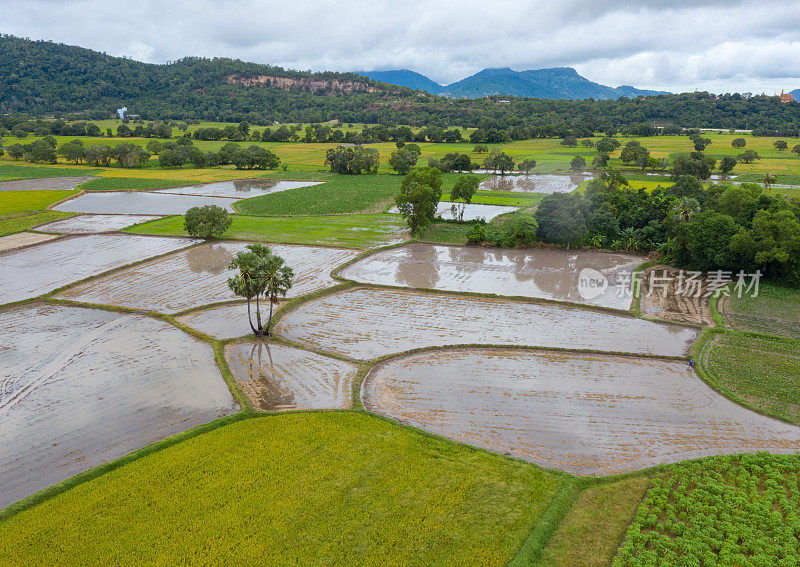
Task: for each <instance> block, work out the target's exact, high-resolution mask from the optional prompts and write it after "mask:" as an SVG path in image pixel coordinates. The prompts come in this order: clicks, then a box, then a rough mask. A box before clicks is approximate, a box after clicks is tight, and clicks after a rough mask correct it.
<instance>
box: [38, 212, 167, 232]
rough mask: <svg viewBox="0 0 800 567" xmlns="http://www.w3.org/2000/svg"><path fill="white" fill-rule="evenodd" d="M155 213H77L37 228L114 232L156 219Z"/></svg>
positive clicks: (43, 230)
mask: <svg viewBox="0 0 800 567" xmlns="http://www.w3.org/2000/svg"><path fill="white" fill-rule="evenodd" d="M157 218H160V217H157V216H154V215H77V216H74V217H70V218H67V219H62V220H57V221H53V222H49V223H47V224H40V225H39V226H37V227H36V230H41V231H42V232H56V233H59V234H95V233H98V232H113V231H115V230H120V229H123V228H126V227H129V226H131V225H134V224H139V223H140V222H146V221H151V220H155V219H157Z"/></svg>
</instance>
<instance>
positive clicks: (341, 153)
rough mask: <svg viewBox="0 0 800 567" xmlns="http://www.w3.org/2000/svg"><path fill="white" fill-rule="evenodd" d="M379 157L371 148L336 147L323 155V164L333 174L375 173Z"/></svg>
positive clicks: (376, 151)
mask: <svg viewBox="0 0 800 567" xmlns="http://www.w3.org/2000/svg"><path fill="white" fill-rule="evenodd" d="M379 157H380V156H379V153H378V150H375V149H372V148H364V147H362V146H356V147H349V146H338V147H336V148H331V149H329V150H328V151H327V152H326V153H325V164H326V165H329V166H330V168H331V172H333V173H343V174H348V175H359V174H361V173H377V171H378V159H379Z"/></svg>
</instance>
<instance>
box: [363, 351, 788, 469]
mask: <svg viewBox="0 0 800 567" xmlns="http://www.w3.org/2000/svg"><path fill="white" fill-rule="evenodd" d="M362 400H363V402H364V406H365V407H366V408H367V409H369V410H371V411H375V412H377V413H380V414H382V415H385V416H389V417H392V418H395V419H399V420H401V421H403V422H405V423H408V424H411V425H415V426H417V427H421V428H423V429H425V430H427V431H430V432H433V433H437V434H440V435H444V436H446V437H450V438H452V439H455V440H458V441H461V442H464V443H469V444H471V445H475V446H478V447H483V448H486V449H489V450H491V451H495V452H498V453H504V454H509V455H513V456H515V457H519V458H522V459H525V460H528V461H533V462H535V463H538V464H540V465H544V466H547V467H554V468H558V469H561V470H563V471H566V472H569V473H574V474H580V475H592V476H599V475H606V474H614V473H622V472H629V471H634V470H639V469H642V468H646V467H649V466H653V465H656V464H659V463H673V462H678V461H682V460H684V459H693V458H698V457H704V456H709V455H722V454H735V453H744V452H755V451H759V450H768V451H771V452H776V453H793V452H795V451H797V450H800V428H798V427H796V426H793V425H787V424H784V423H782V422H779V421H777V420H774V419H770V418H768V417H765V416H762V415H759V414H756V413H754V412H751V411H749V410H747V409H745V408H743V407H741V406H738V405H737V404H735V403H733V402H731V401H729V400H727V399H726V398H724V397H722V396H721V395H719V394H717V393H716V392H714V391H713V390H712V389H711V388H709V387H708V386H706V385H705V384H704V383H703V382H702V381H701V380H699V379H698V378H697V377H696V376H695V375H694V374H693V373H692V371H691V370H690V369H689V368H688V367H687V366H686V364H684V363H679V362H665V361H656V360H652V359H642V358H635V357H620V356H610V355H595V354H580V355H574V354H562V353H553V352H532V351H527V352H526V351H518V350H516V351H515V350H503V349H458V350H452V351H449V350H448V351H437V352H424V353H417V354H412V355H409V356H405V357H400V358H396V359H392V360H389V361H387V362H385V363H383V364H381V365H379V366H378V367H376V368H374V369H373V370H372V371H371V372H370V373H369V375H368V376H367V378H366V379H365V382H364V386H363V388H362Z"/></svg>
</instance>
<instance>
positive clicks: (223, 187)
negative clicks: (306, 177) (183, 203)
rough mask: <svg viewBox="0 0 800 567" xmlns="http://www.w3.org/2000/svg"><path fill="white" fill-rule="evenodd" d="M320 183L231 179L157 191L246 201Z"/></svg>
mask: <svg viewBox="0 0 800 567" xmlns="http://www.w3.org/2000/svg"><path fill="white" fill-rule="evenodd" d="M320 183H323V182H322V181H281V180H277V179H233V180H230V181H216V182H214V183H205V184H202V185H191V186H188V187H176V188H174V189H163V190H159V193H170V194H173V195H197V196H200V197H230V198H233V199H246V198H248V197H258V196H260V195H268V194H270V193H277V192H279V191H288V190H289V189H299V188H300V187H308V186H309V185H319V184H320Z"/></svg>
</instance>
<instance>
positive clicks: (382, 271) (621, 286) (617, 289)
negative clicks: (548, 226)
mask: <svg viewBox="0 0 800 567" xmlns="http://www.w3.org/2000/svg"><path fill="white" fill-rule="evenodd" d="M641 262H642V259H641V258H638V257H635V256H628V255H623V254H607V253H601V252H584V251H581V252H567V251H564V250H550V249H537V250H502V249H484V248H472V247H458V246H431V245H424V244H417V245H412V246H405V247H403V248H398V249H394V250H387V251H384V252H380V253H378V254H376V255H375V256H372V257H369V258H366V259H364V260H361V261H360V262H357V263H356V264H354V265H352V266H349V267H348V268H346V269H345V270H344V271H343V272H342V276H344V277H346V278H350V279H354V280H356V281H361V282H366V283H375V284H384V285H401V286H408V287H415V288H435V289H443V290H449V291H471V292H478V293H495V294H498V295H512V296H513V295H519V296H526V297H539V298H543V299H556V300H561V301H572V302H578V303H588V304H591V305H600V306H604V307H612V308H616V309H628V308H629V307H630V303H631V299H632V290H631V285H630V279H627V280H626V278H625V277H624V275H623V274H624V272H631V271H632V270H633V269H634V268H635V267H636V266H637V265H638V264H640V263H641ZM583 268H592V269H594V270H597V271H598V272H600V273H602V274H603V275H604V276H605V277H606V278H607V279H608V282H609V286H608V289H606V290H605V292H604V293H602V294H601V295H599V296H598V297H595V298H591V299H584V298H583V297H582V296H581V294H580V292H579V289H578V276H579V273H580V271H581V269H583Z"/></svg>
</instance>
